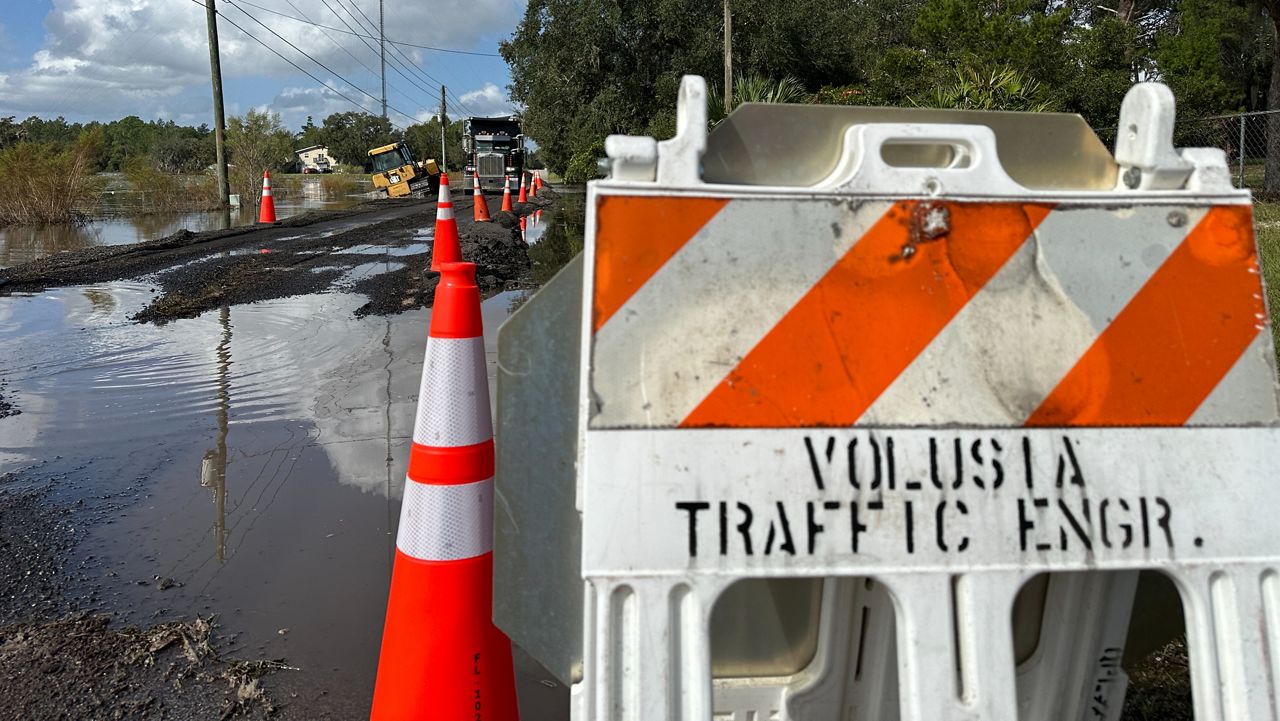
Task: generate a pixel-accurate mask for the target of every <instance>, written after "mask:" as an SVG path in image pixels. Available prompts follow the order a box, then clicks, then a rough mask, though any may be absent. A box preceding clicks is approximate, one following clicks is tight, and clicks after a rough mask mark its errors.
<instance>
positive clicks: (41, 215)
mask: <svg viewBox="0 0 1280 721" xmlns="http://www.w3.org/2000/svg"><path fill="white" fill-rule="evenodd" d="M101 140H102V138H101V132H96V133H95V132H89V133H84V134H82V135H81V136H80V138H79V140H77V141H76V143H75V145H73V146H71V147H70V148H67V149H65V150H59V149H58V148H57V147H56V146H54V145H52V144H47V143H27V142H22V143H17V144H16V145H13V146H11V147H9V148H6V149H4V150H0V225H8V224H12V223H68V222H74V221H76V220H79V219H80V218H81V217H82V216H81V210H82V209H83V208H85V207H87V206H89V205H91V204H93V203H94V201H95V200H96V199H97V197H98V192H99V190H100V188H101V183H100V181H99V180H98V179H97V178H96V177H94V174H93V168H94V166H95V163H96V161H97V155H98V149H99V147H100V145H101Z"/></svg>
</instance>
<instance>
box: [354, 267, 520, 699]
mask: <svg viewBox="0 0 1280 721" xmlns="http://www.w3.org/2000/svg"><path fill="white" fill-rule="evenodd" d="M475 269H476V267H475V264H473V263H445V264H443V266H442V268H441V278H440V284H439V285H438V286H437V287H436V297H435V306H434V307H433V309H432V311H431V330H430V333H429V334H428V338H427V352H426V361H425V363H424V364H423V368H422V385H421V391H420V393H419V395H418V419H417V423H415V424H414V429H413V445H412V448H411V450H410V452H409V473H408V478H406V479H405V488H404V501H403V504H402V505H401V508H400V530H399V532H398V534H397V536H396V554H395V567H394V569H393V571H392V574H391V594H390V596H389V597H388V599H387V620H386V625H385V627H384V629H383V632H382V652H381V656H380V657H379V660H378V680H377V683H376V685H375V686H374V691H373V710H372V713H371V714H370V719H371V721H393V720H394V721H419V720H426V719H431V720H432V721H437V720H438V721H472V720H473V719H476V718H480V717H483V718H484V719H485V720H486V721H515V719H517V718H518V716H519V709H518V706H517V703H516V691H515V672H514V667H513V664H512V658H511V641H510V640H508V639H507V637H506V636H505V635H504V634H503V633H502V632H501V631H500V630H498V629H497V627H495V626H494V625H493V467H494V458H493V425H492V421H491V418H490V414H489V385H488V380H487V371H486V367H485V350H484V332H483V328H482V325H481V319H480V289H479V288H477V287H476V282H475Z"/></svg>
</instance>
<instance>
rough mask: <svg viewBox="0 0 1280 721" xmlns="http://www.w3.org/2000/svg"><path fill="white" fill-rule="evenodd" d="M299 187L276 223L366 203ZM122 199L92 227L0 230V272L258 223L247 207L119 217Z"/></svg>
mask: <svg viewBox="0 0 1280 721" xmlns="http://www.w3.org/2000/svg"><path fill="white" fill-rule="evenodd" d="M300 182H301V186H300V189H301V190H300V192H293V193H289V194H288V195H285V196H284V197H280V198H277V199H276V203H275V205H276V218H277V219H279V220H284V219H285V218H288V217H289V216H292V215H297V214H298V213H302V212H304V211H308V210H340V209H342V208H349V207H351V206H352V205H355V204H357V203H359V202H361V201H362V200H364V198H363V196H360V195H350V196H342V197H333V196H330V195H328V194H326V193H324V192H323V191H322V189H321V187H320V181H319V180H318V179H313V178H312V177H307V178H306V179H304V180H301V181H300ZM123 195H124V193H120V194H119V195H114V196H104V199H103V203H102V205H101V207H100V208H98V209H96V211H95V212H97V213H100V214H101V215H102V216H103V217H97V218H95V219H94V220H92V221H90V222H87V223H83V224H79V225H72V224H67V223H51V224H45V225H15V226H6V227H0V268H6V267H9V266H12V265H18V264H19V263H26V262H28V261H32V260H36V259H37V258H43V257H44V256H47V255H53V254H55V253H60V252H63V251H68V250H79V249H81V248H89V247H93V246H98V245H124V244H127V243H137V242H141V241H146V240H155V239H156V238H163V237H165V236H166V235H170V234H172V233H174V232H176V231H178V230H181V229H183V228H186V229H187V230H190V231H193V232H199V231H202V230H221V229H223V228H227V227H229V226H231V227H234V226H241V225H252V224H253V223H254V222H256V221H257V219H258V216H257V213H258V211H257V208H256V207H247V206H246V207H243V208H239V209H236V210H232V211H231V213H230V217H228V214H227V213H226V212H223V211H206V212H198V213H151V214H148V215H118V213H120V212H122V211H123V209H124V207H125V206H126V203H125V202H124V201H123V200H121V199H119V198H121V197H122V196H123ZM113 198H115V199H116V200H114V201H113Z"/></svg>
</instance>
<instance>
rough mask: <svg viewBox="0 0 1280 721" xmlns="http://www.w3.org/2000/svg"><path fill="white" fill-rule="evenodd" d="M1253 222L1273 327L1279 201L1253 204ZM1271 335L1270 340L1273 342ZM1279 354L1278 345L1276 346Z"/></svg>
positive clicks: (1278, 307)
mask: <svg viewBox="0 0 1280 721" xmlns="http://www.w3.org/2000/svg"><path fill="white" fill-rule="evenodd" d="M1253 224H1254V228H1256V229H1257V238H1258V261H1259V263H1260V264H1261V266H1262V282H1263V285H1264V286H1265V287H1266V292H1267V311H1268V312H1269V313H1270V314H1271V324H1272V327H1273V328H1274V327H1275V323H1276V313H1277V312H1280V203H1268V202H1261V201H1259V202H1256V203H1254V204H1253ZM1275 340H1276V339H1275V337H1274V336H1273V338H1272V341H1273V342H1275ZM1276 354H1277V356H1280V345H1277V346H1276Z"/></svg>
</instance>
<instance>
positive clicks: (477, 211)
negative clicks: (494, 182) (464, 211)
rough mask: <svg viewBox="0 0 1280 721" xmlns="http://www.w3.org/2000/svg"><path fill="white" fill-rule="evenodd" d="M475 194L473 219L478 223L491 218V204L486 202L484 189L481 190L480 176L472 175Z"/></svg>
mask: <svg viewBox="0 0 1280 721" xmlns="http://www.w3.org/2000/svg"><path fill="white" fill-rule="evenodd" d="M471 181H472V190H473V195H474V196H475V201H476V202H475V206H474V209H473V215H474V217H473V220H475V221H476V222H477V223H483V222H487V221H488V220H489V204H488V203H487V202H485V199H484V191H482V190H480V176H479V175H473V176H471Z"/></svg>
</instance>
